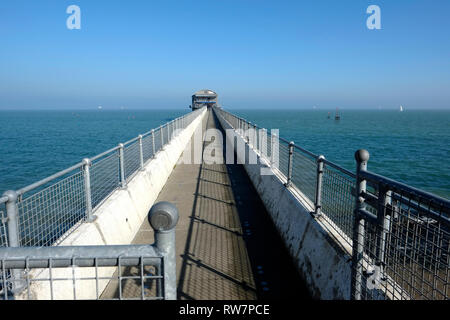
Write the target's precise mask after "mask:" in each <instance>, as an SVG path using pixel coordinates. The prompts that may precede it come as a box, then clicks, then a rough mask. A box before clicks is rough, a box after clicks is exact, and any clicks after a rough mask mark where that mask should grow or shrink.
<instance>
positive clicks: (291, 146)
mask: <svg viewBox="0 0 450 320" xmlns="http://www.w3.org/2000/svg"><path fill="white" fill-rule="evenodd" d="M288 148H289V159H288V175H287V181H286V184H285V186H286V187H290V186H291V184H292V161H294V142H293V141H291V142H289V146H288Z"/></svg>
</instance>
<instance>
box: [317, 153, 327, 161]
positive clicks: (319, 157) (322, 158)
mask: <svg viewBox="0 0 450 320" xmlns="http://www.w3.org/2000/svg"><path fill="white" fill-rule="evenodd" d="M323 160H325V156H324V155H323V154H321V155H320V156H318V157H317V161H323Z"/></svg>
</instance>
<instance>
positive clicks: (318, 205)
mask: <svg viewBox="0 0 450 320" xmlns="http://www.w3.org/2000/svg"><path fill="white" fill-rule="evenodd" d="M324 160H325V157H324V156H323V155H320V156H319V157H318V158H317V180H316V201H315V203H314V215H315V216H316V217H319V216H320V215H321V214H322V179H323V162H324Z"/></svg>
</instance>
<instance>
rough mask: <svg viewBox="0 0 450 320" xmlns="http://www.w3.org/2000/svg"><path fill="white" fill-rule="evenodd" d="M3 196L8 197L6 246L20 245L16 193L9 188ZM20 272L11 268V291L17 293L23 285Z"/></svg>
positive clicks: (23, 281)
mask: <svg viewBox="0 0 450 320" xmlns="http://www.w3.org/2000/svg"><path fill="white" fill-rule="evenodd" d="M3 196H5V197H7V198H8V201H6V214H7V221H8V246H9V247H20V238H19V213H18V208H17V198H18V194H17V192H16V191H13V190H9V191H6V192H5V193H3ZM22 272H23V271H22V270H21V269H12V270H11V284H12V289H11V291H12V293H19V292H20V291H21V290H22V289H23V288H24V287H25V280H24V279H23V276H22ZM3 290H6V288H3Z"/></svg>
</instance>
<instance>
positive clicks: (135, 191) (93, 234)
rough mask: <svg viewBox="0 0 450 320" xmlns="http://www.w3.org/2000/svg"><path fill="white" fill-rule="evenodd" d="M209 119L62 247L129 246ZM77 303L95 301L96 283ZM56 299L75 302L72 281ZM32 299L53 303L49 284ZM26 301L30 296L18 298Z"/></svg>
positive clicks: (60, 273)
mask: <svg viewBox="0 0 450 320" xmlns="http://www.w3.org/2000/svg"><path fill="white" fill-rule="evenodd" d="M205 115H206V109H205V110H204V111H203V112H202V113H201V115H200V116H198V117H197V118H196V119H195V120H194V121H193V122H192V123H191V124H190V125H189V126H188V127H187V128H186V129H184V130H183V131H182V132H181V133H180V134H179V135H178V136H177V137H175V138H173V139H172V141H171V142H170V143H169V144H168V145H166V146H165V147H164V149H163V150H161V151H159V152H158V153H157V154H156V156H155V158H154V159H152V160H150V161H149V162H147V164H146V165H145V168H144V170H143V171H140V172H138V173H137V174H136V175H135V176H134V177H133V178H132V179H131V180H130V181H129V182H128V185H127V188H126V189H120V190H116V191H114V193H113V194H112V195H111V196H110V197H109V198H108V199H107V200H106V201H105V202H104V203H103V204H102V205H101V206H100V207H99V208H98V209H96V210H95V212H94V215H95V216H97V219H96V220H95V221H94V222H91V223H82V224H81V225H80V226H79V227H78V228H77V229H76V230H75V231H73V232H72V233H70V234H69V235H68V236H67V237H66V238H65V239H64V240H63V241H62V242H61V243H60V244H59V245H60V246H82V245H125V244H130V243H131V241H132V240H133V238H134V236H135V235H136V232H137V231H138V230H139V227H140V226H141V224H142V222H143V221H144V219H146V218H147V214H148V212H149V210H150V208H151V206H152V205H153V203H154V202H155V200H156V198H157V197H158V194H159V193H160V192H161V190H162V188H163V186H164V185H165V183H166V181H167V179H168V178H169V176H170V174H171V173H172V170H173V168H174V167H175V165H176V163H177V161H178V159H179V158H180V156H181V154H182V153H183V151H184V149H185V148H186V146H187V144H188V142H189V141H190V139H191V137H192V135H193V133H194V131H195V130H196V129H197V128H198V127H199V126H200V127H201V123H202V121H203V118H204V117H205ZM75 270H76V276H77V277H94V276H95V269H94V268H76V269H75ZM114 270H115V268H101V269H99V276H100V277H110V276H111V275H112V274H113V272H114ZM29 276H30V277H32V278H34V279H36V278H49V272H48V269H36V270H33V271H32V272H30V274H29ZM52 277H53V278H57V277H58V278H69V279H71V278H72V268H68V269H66V268H65V269H53V274H52ZM107 283H108V280H101V281H99V290H98V291H99V293H101V292H102V291H103V290H104V288H105V287H106V285H107ZM76 289H77V290H76V295H77V296H76V298H77V299H94V298H95V297H96V282H95V280H80V281H78V282H77V283H76ZM53 291H54V296H53V298H54V299H73V298H74V295H73V285H72V280H70V281H54V283H53ZM30 292H31V296H32V298H33V299H50V298H51V296H50V286H49V282H48V281H43V282H34V283H33V284H32V285H31V286H30ZM17 298H19V299H21V298H23V299H26V298H27V292H23V293H22V295H20V296H19V297H17Z"/></svg>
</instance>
